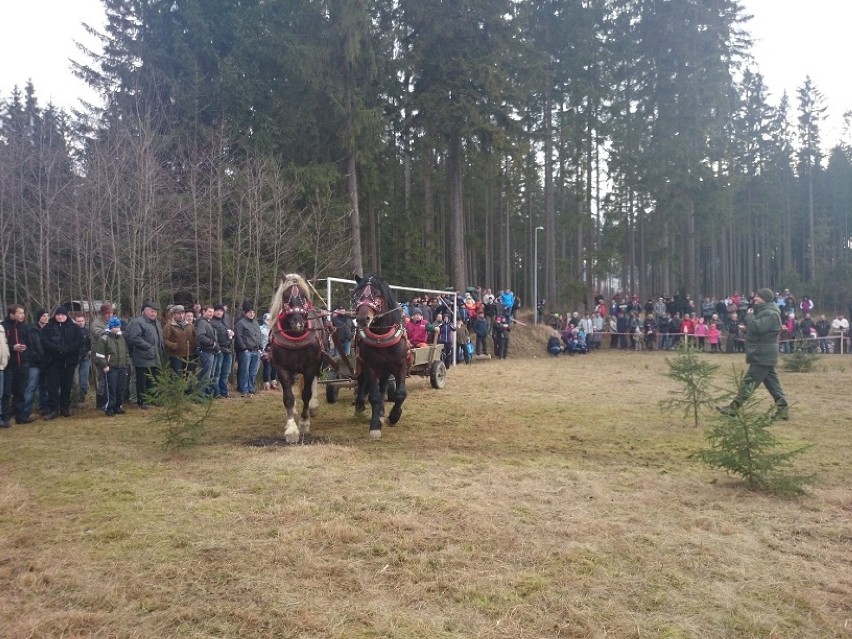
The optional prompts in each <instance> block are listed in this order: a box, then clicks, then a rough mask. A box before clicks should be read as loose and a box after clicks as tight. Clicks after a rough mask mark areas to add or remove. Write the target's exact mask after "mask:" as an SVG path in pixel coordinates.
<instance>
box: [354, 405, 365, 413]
mask: <svg viewBox="0 0 852 639" xmlns="http://www.w3.org/2000/svg"><path fill="white" fill-rule="evenodd" d="M365 410H367V405H366V404H355V414H356V415H358V414H360V413H363V412H364V411H365Z"/></svg>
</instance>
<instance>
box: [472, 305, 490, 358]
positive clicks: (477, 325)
mask: <svg viewBox="0 0 852 639" xmlns="http://www.w3.org/2000/svg"><path fill="white" fill-rule="evenodd" d="M473 334H474V335H476V354H477V355H488V319H487V318H486V317H485V313H484V312H481V311H480V312H479V313H477V315H476V319H475V320H473Z"/></svg>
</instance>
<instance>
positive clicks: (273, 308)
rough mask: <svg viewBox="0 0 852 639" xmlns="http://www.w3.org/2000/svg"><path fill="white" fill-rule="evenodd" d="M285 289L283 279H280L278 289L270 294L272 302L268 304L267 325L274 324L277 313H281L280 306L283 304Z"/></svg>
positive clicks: (276, 319)
mask: <svg viewBox="0 0 852 639" xmlns="http://www.w3.org/2000/svg"><path fill="white" fill-rule="evenodd" d="M286 289H287V285H286V283H285V282H284V280H281V284H279V285H278V290H276V291H275V294H274V295H273V296H272V302H270V304H269V326H270V327H272V326H275V322H277V321H278V315H279V313H281V307H282V306H284V291H285V290H286Z"/></svg>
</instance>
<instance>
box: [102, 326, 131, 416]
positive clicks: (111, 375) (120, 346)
mask: <svg viewBox="0 0 852 639" xmlns="http://www.w3.org/2000/svg"><path fill="white" fill-rule="evenodd" d="M106 328H107V330H106V331H104V333H103V334H102V335H101V337H100V339H98V342H97V344H95V358H94V359H95V366H97V368H98V370H99V371H101V372H103V374H104V375H105V376H106V388H105V390H104V403H103V405H101V406H99V408H103V409H104V412H105V413H106V415H107V417H112V416H113V415H121V414H122V413H124V408H122V406H121V404H122V402H123V401H124V393H125V391H126V388H127V378H128V371H129V367H130V352H129V351H128V349H127V342H126V341H125V340H124V335H122V334H121V320H120V319H118V318H117V317H112V318H110V319H109V320H107V325H106Z"/></svg>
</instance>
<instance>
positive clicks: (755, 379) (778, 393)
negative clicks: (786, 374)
mask: <svg viewBox="0 0 852 639" xmlns="http://www.w3.org/2000/svg"><path fill="white" fill-rule="evenodd" d="M761 384H763V385H764V386H766V390H768V391H769V394H770V395H772V399H773V400H775V406H776V407H777V408H778V410H786V409H787V407H788V404H787V398H786V397H784V389H783V388H781V381H780V380H779V379H778V373H777V372H776V370H775V367H774V366H760V365H758V364H749V367H748V371H746V374H745V377H743V383H742V386H740V390H739V392H738V393H737V396H736V398H735V399H734V401H732V402H731V406H733V407H734V408H737V407H739V406H741V405H742V404H744V403H745V402H746V401H747V400H748V398H749V397H751V394H752V393H753V392H754V389H755V388H757V387H758V386H760V385H761Z"/></svg>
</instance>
